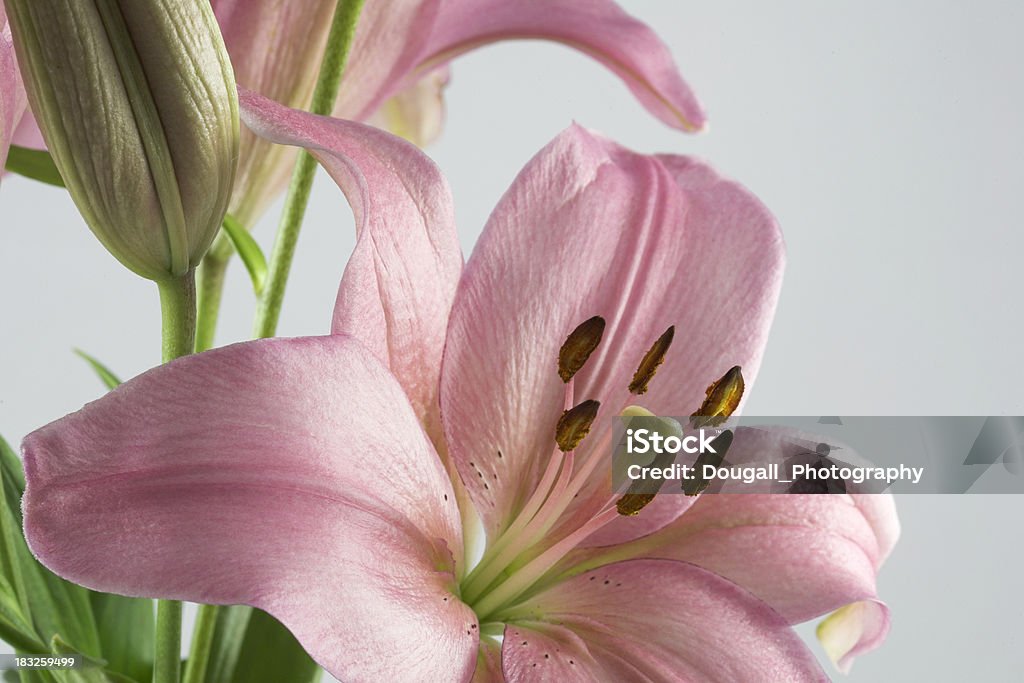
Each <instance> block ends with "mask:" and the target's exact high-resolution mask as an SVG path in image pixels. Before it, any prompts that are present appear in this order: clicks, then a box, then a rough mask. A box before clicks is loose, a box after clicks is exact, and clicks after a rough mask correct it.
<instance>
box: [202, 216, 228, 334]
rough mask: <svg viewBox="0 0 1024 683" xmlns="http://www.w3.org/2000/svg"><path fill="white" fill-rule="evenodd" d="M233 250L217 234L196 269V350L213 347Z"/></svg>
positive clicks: (223, 237)
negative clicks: (225, 278)
mask: <svg viewBox="0 0 1024 683" xmlns="http://www.w3.org/2000/svg"><path fill="white" fill-rule="evenodd" d="M232 253H234V252H233V250H232V248H231V242H230V241H229V240H228V239H227V237H225V236H224V235H223V234H220V235H218V236H217V239H216V240H215V241H214V243H213V246H212V247H210V250H209V251H208V252H206V256H204V257H203V262H202V263H200V264H199V268H198V269H197V270H196V291H197V300H198V312H197V318H196V353H199V352H200V351H206V350H208V349H211V348H213V339H214V335H215V334H216V332H217V318H218V317H219V316H220V302H221V298H222V296H223V294H224V277H225V275H226V274H227V270H228V262H229V261H230V260H231V255H232Z"/></svg>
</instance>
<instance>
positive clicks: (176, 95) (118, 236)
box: [4, 0, 238, 280]
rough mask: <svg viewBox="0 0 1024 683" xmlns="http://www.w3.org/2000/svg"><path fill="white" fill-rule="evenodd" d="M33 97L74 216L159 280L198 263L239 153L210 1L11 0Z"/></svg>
mask: <svg viewBox="0 0 1024 683" xmlns="http://www.w3.org/2000/svg"><path fill="white" fill-rule="evenodd" d="M4 2H5V4H6V7H7V14H8V18H9V20H10V23H11V29H12V33H13V36H14V43H15V49H16V51H17V54H18V62H19V65H20V67H21V71H22V77H23V80H24V81H25V88H26V90H27V91H28V96H29V102H30V103H31V105H32V110H33V112H34V113H35V116H36V120H37V121H38V122H39V127H40V128H41V129H42V132H43V137H44V138H45V140H46V144H47V146H48V147H49V149H50V153H51V154H52V155H53V160H54V162H55V163H56V165H57V168H58V170H60V173H61V176H62V177H63V178H64V183H65V185H66V186H67V188H68V191H69V192H70V194H71V197H72V199H74V201H75V204H76V205H77V206H78V210H79V211H80V212H81V214H82V216H83V217H84V218H85V220H86V222H87V223H88V224H89V227H90V228H91V229H92V231H93V233H95V235H96V236H97V237H98V238H99V240H100V241H101V242H102V243H103V245H104V246H105V247H106V248H107V249H108V250H109V251H110V253H112V254H113V255H114V256H115V257H116V258H117V259H118V260H119V261H121V262H122V263H123V264H124V265H125V266H127V267H128V268H130V269H131V270H133V271H135V272H136V273H138V274H139V275H141V276H143V277H146V278H149V279H151V280H164V279H168V278H171V277H180V276H182V275H184V274H185V273H187V272H188V271H189V270H190V269H191V268H194V267H195V266H196V265H198V263H199V261H200V259H202V257H203V254H205V253H206V250H207V248H209V246H210V242H211V241H212V240H213V238H214V237H215V236H216V234H217V230H218V229H219V227H220V224H221V221H222V220H223V218H224V214H225V212H226V210H227V205H228V200H229V199H230V196H231V189H232V184H233V181H234V176H235V167H236V164H237V158H238V96H237V92H236V90H235V83H234V76H233V74H232V71H231V64H230V62H229V60H228V56H227V51H226V50H225V49H224V44H223V41H222V39H221V36H220V31H219V29H218V27H217V23H216V20H215V19H214V15H213V10H212V9H211V7H210V4H209V3H208V2H201V1H198V0H196V1H189V2H179V1H175V0H149V1H147V2H139V1H137V0H78V1H76V2H67V1H66V0H4Z"/></svg>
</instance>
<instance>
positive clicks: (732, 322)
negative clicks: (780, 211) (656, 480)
mask: <svg viewBox="0 0 1024 683" xmlns="http://www.w3.org/2000/svg"><path fill="white" fill-rule="evenodd" d="M782 267H783V248H782V241H781V238H780V236H779V232H778V228H777V227H776V225H775V222H774V220H773V219H772V217H771V215H770V214H769V213H768V211H767V210H766V209H765V208H764V206H763V205H762V204H761V203H760V202H758V201H757V200H756V199H755V198H753V197H752V196H751V195H750V194H749V193H748V192H747V191H746V190H744V189H743V188H742V187H740V186H739V185H738V184H736V183H734V182H732V181H727V180H723V179H721V178H720V177H719V176H718V175H717V174H715V173H714V172H713V171H711V170H710V169H709V168H708V167H707V166H705V165H704V164H702V163H700V162H697V161H695V160H692V159H686V158H682V157H650V156H644V155H641V154H636V153H634V152H630V151H628V150H626V149H624V148H622V147H619V146H618V145H616V144H614V143H612V142H610V141H608V140H605V139H603V138H600V137H597V136H595V135H592V134H590V133H588V132H587V131H586V130H584V129H582V128H580V127H578V126H576V127H572V128H570V129H569V130H567V131H566V132H564V133H562V134H561V135H560V136H559V137H558V138H557V139H556V140H555V141H554V142H552V143H551V144H549V145H548V146H547V147H546V148H545V149H544V150H543V151H542V152H540V153H539V154H538V155H537V156H536V157H535V158H534V159H533V160H532V161H531V162H530V163H529V164H528V165H527V166H526V168H525V169H524V170H523V171H522V172H521V173H520V174H519V176H518V177H517V178H516V180H515V181H514V183H513V184H512V187H511V188H510V189H509V191H508V192H507V193H506V195H505V196H504V197H503V198H502V200H501V202H500V203H499V204H498V206H497V208H496V209H495V210H494V213H493V214H492V215H491V219H490V221H489V222H488V224H487V227H486V228H485V230H484V233H483V235H482V236H481V237H480V239H479V241H478V243H477V245H476V248H475V250H474V251H473V254H472V256H471V258H470V259H469V262H468V263H467V265H466V269H465V273H464V275H463V278H462V281H461V282H460V284H459V291H458V294H457V296H456V300H455V306H454V308H453V310H452V320H451V323H450V326H449V330H448V344H447V347H446V349H445V359H444V367H443V368H442V375H441V413H442V416H443V417H444V421H445V429H446V435H447V438H448V443H449V447H450V449H451V452H452V455H453V457H454V458H455V462H456V463H457V464H458V466H459V468H460V469H459V471H460V472H461V473H462V477H463V479H464V481H466V483H467V486H468V487H469V490H470V493H471V494H472V496H473V500H474V502H475V503H476V505H477V507H478V509H479V510H480V511H481V514H482V516H483V519H484V525H485V528H486V529H487V530H488V533H489V535H492V536H493V535H494V534H495V533H497V531H498V530H499V529H500V525H501V524H502V521H503V520H506V521H507V520H509V519H510V518H512V517H514V516H515V514H516V513H517V512H518V508H519V507H520V506H521V505H522V504H523V502H524V501H525V499H526V497H527V496H528V494H529V492H530V491H532V490H533V489H534V488H536V486H537V483H538V480H539V479H540V476H541V472H542V471H543V469H544V466H545V464H546V463H547V461H548V458H549V457H550V455H551V448H552V446H551V435H552V434H553V433H554V428H555V422H556V420H557V419H558V418H559V416H560V415H561V411H562V408H563V405H562V404H563V385H562V383H561V382H560V381H559V378H558V376H557V375H556V373H555V372H554V369H555V360H556V359H557V357H558V349H559V347H560V345H561V344H562V342H563V341H564V340H565V338H566V335H568V333H569V332H570V331H572V329H573V328H574V327H575V326H576V325H577V324H579V323H580V322H582V321H583V320H586V319H587V318H589V317H591V316H594V315H600V316H603V317H604V318H605V320H606V321H607V328H606V330H605V333H604V341H602V343H601V346H600V347H599V348H598V349H597V351H596V352H595V353H594V355H593V356H592V357H591V359H590V360H589V361H588V363H587V365H586V367H584V368H583V370H582V371H581V372H580V373H579V374H578V375H577V378H576V379H575V397H576V400H575V402H577V403H578V402H579V401H582V400H584V399H596V400H599V401H601V403H602V417H599V418H598V422H597V423H596V425H597V426H596V427H595V430H598V429H600V430H606V429H607V428H608V425H609V419H608V418H609V417H610V416H612V415H616V414H618V413H619V412H620V411H621V410H622V409H623V408H625V407H626V405H627V404H629V403H631V402H637V403H640V404H642V405H643V406H644V407H646V408H648V409H650V410H652V411H654V412H656V413H658V414H660V415H689V414H690V413H692V412H693V411H694V410H695V409H696V408H698V407H699V406H700V404H701V402H702V400H703V399H704V390H705V388H706V387H707V386H708V384H710V383H711V382H713V381H715V380H717V379H718V378H719V377H720V376H721V375H722V374H723V372H725V370H727V369H728V368H729V367H731V366H733V365H741V366H743V375H744V377H746V378H747V379H748V382H750V381H753V379H754V377H755V376H756V374H757V368H758V365H759V363H760V358H761V353H762V349H763V346H764V343H765V341H766V339H767V331H768V327H769V325H770V322H771V318H772V314H773V312H774V309H775V303H776V299H777V296H778V291H779V286H780V283H781V276H782ZM671 325H675V327H676V330H677V338H676V341H675V343H674V345H673V346H672V348H671V349H670V351H669V353H668V358H667V360H666V362H665V365H664V366H663V367H662V368H661V369H660V370H659V371H658V375H657V376H656V377H655V378H654V380H653V382H651V385H650V386H651V388H650V391H649V393H647V394H645V395H643V396H640V397H637V396H631V395H630V394H629V393H628V392H627V386H628V384H629V382H630V379H631V378H632V375H633V373H634V372H635V370H636V368H637V366H638V364H639V362H640V360H641V358H642V357H643V355H644V353H645V352H646V351H647V350H648V348H649V347H650V346H651V344H652V343H653V342H654V340H655V339H657V338H658V337H659V336H660V335H661V334H662V333H663V332H664V331H665V330H666V329H667V328H668V327H669V326H671ZM601 444H602V441H601V438H599V437H594V438H593V440H591V439H589V438H588V440H587V442H585V444H584V446H583V449H582V450H581V452H580V453H579V454H578V455H577V457H578V459H579V461H583V460H586V459H587V458H588V457H604V456H605V455H606V452H608V447H607V445H606V444H604V445H601ZM595 450H596V452H595V453H594V454H593V456H591V451H595ZM499 451H500V452H501V453H502V456H503V457H501V458H498V457H495V456H496V454H497V453H498V452H499ZM479 472H482V473H483V476H482V477H481V476H479ZM608 476H609V471H608V468H607V467H604V466H600V467H598V468H596V469H595V476H594V477H593V479H592V484H591V485H590V486H588V487H587V489H586V493H587V494H588V495H587V496H581V501H582V502H580V503H578V504H577V505H576V506H574V509H575V510H577V511H578V512H579V515H582V517H586V518H589V517H590V516H592V515H593V514H594V513H595V512H596V507H597V506H599V505H601V504H602V503H603V502H604V500H605V499H607V496H608V491H609V484H608V479H607V478H608ZM495 481H497V482H498V484H499V485H493V484H494V482H495ZM485 483H486V484H489V485H488V486H487V487H486V488H485V487H484V484H485ZM667 498H668V499H667V500H666V501H664V503H662V502H661V501H659V505H660V506H661V507H662V509H663V510H662V512H663V514H653V515H650V516H648V515H639V516H637V517H630V518H623V519H621V520H619V521H617V522H615V523H613V524H612V525H609V526H608V527H606V528H605V530H603V531H602V532H601V536H600V537H599V538H598V539H597V540H595V541H594V542H600V541H603V542H608V541H607V540H605V539H608V538H610V539H612V540H622V539H623V538H633V537H636V536H639V535H643V534H645V533H648V532H649V531H652V530H653V529H654V528H656V526H660V525H662V524H664V523H666V522H668V521H670V520H671V519H673V518H674V517H676V516H678V514H680V513H681V511H682V507H681V506H683V505H685V504H686V502H687V498H686V497H684V496H671V497H667ZM567 525H568V526H569V527H577V526H579V524H578V521H577V522H569V523H568V524H567Z"/></svg>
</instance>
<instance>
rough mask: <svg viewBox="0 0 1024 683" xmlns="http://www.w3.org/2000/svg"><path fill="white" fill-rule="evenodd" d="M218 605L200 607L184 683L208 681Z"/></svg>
mask: <svg viewBox="0 0 1024 683" xmlns="http://www.w3.org/2000/svg"><path fill="white" fill-rule="evenodd" d="M219 611H220V608H219V607H218V606H217V605H200V606H199V614H197V615H196V622H195V627H194V631H193V632H192V647H191V650H190V651H189V657H188V662H187V663H186V664H185V677H184V678H183V679H182V683H203V681H205V680H206V669H207V665H208V664H209V661H210V652H211V651H212V650H213V637H214V634H215V632H216V630H217V615H218V613H219Z"/></svg>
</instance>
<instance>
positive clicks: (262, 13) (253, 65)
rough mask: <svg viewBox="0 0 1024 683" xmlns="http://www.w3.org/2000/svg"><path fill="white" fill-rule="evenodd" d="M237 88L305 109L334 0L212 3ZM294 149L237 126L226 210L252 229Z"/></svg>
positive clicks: (281, 185) (225, 0)
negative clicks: (235, 157)
mask: <svg viewBox="0 0 1024 683" xmlns="http://www.w3.org/2000/svg"><path fill="white" fill-rule="evenodd" d="M211 4H212V5H213V11H214V14H216V16H217V22H218V23H219V24H220V28H221V33H222V34H223V35H224V44H225V45H226V46H227V49H228V54H229V55H230V56H231V64H232V66H233V67H234V69H235V81H236V82H237V83H238V85H239V86H240V87H241V88H245V89H247V90H251V91H254V92H257V93H259V94H261V95H263V96H265V97H269V98H270V99H272V100H275V101H277V102H281V103H283V104H287V105H289V106H293V107H302V108H308V107H309V103H310V101H311V99H312V97H313V87H314V85H315V84H316V77H317V73H318V71H319V67H320V60H321V57H322V56H323V51H324V45H325V44H326V42H327V32H328V29H329V28H330V25H331V16H332V15H333V14H334V7H335V5H336V4H337V0H289V1H288V2H282V1H278V0H275V1H269V0H212V2H211ZM294 161H295V150H294V149H292V148H290V147H282V146H278V145H275V144H273V143H271V142H270V141H268V140H262V139H260V138H259V136H257V135H256V134H255V133H253V132H252V131H251V130H248V129H246V128H245V126H243V127H242V130H241V153H240V155H239V159H238V174H237V176H236V178H235V191H234V194H233V196H232V198H231V207H230V209H229V211H230V212H231V214H232V215H233V216H235V218H237V219H238V220H239V221H241V222H242V224H243V225H245V226H248V227H251V226H252V224H253V223H255V221H256V219H257V218H259V216H260V214H262V212H263V210H264V209H265V208H266V207H267V205H269V204H270V203H271V202H272V201H273V200H274V198H275V197H276V196H277V194H278V193H279V192H280V191H281V190H282V189H283V188H284V186H285V183H287V179H288V177H289V175H290V174H291V169H292V166H293V165H294Z"/></svg>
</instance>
